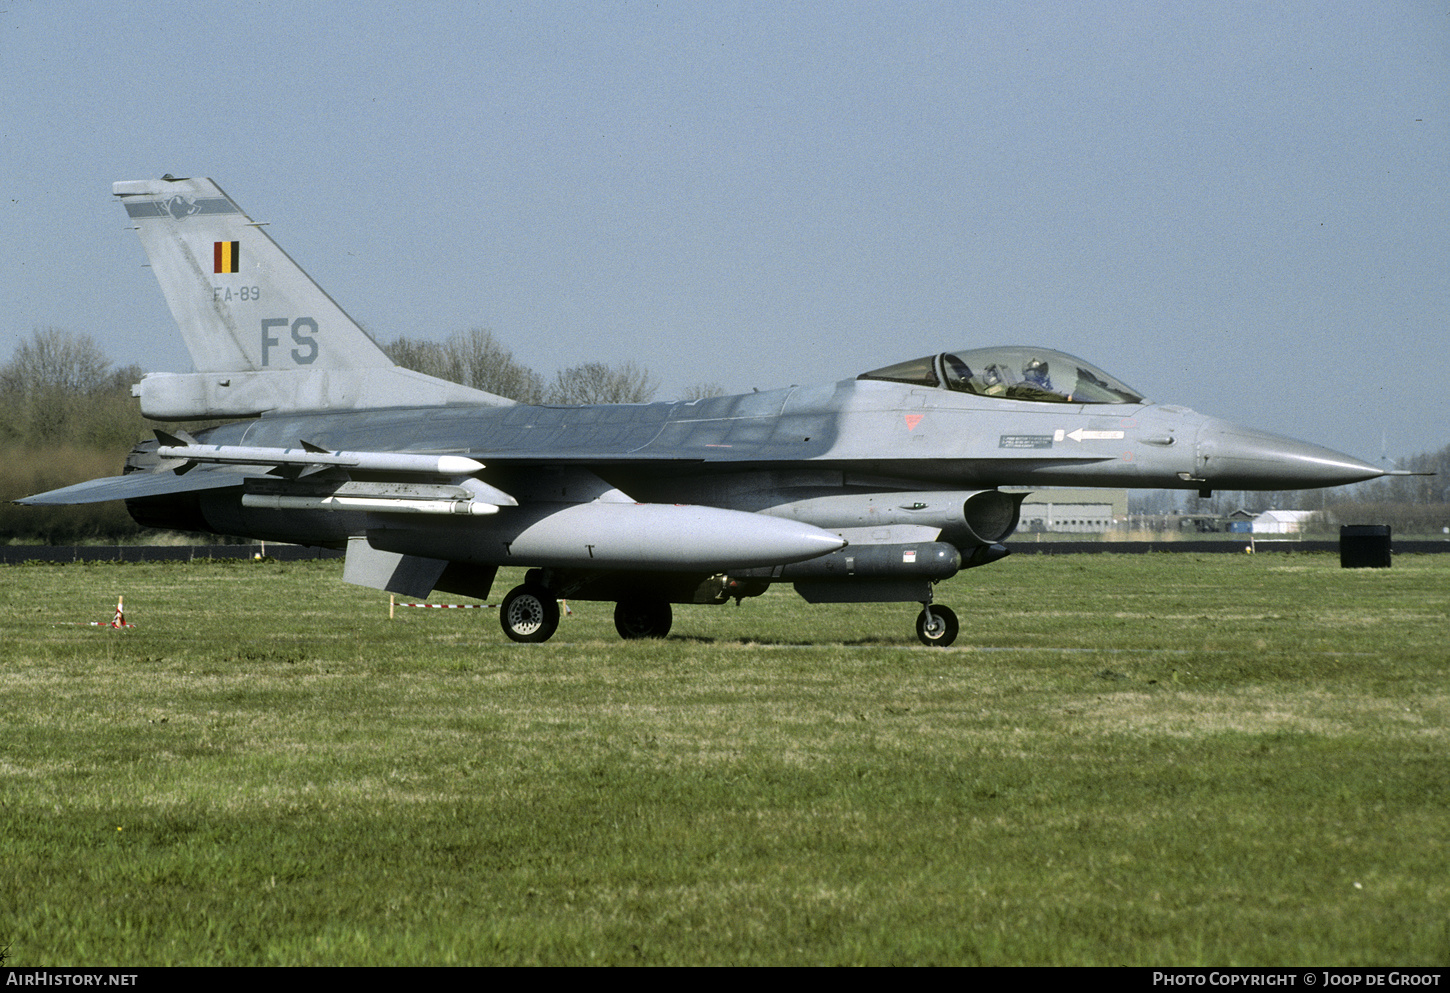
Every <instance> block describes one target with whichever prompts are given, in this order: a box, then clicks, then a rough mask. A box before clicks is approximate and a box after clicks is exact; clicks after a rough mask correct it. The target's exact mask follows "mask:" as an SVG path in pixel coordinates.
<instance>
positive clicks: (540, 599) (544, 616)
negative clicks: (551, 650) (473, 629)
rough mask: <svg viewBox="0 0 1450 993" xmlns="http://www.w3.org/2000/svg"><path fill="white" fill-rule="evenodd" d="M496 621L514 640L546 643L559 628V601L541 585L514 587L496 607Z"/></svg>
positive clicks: (530, 584) (529, 584) (531, 584)
mask: <svg viewBox="0 0 1450 993" xmlns="http://www.w3.org/2000/svg"><path fill="white" fill-rule="evenodd" d="M498 621H499V624H501V625H502V626H503V633H504V634H506V635H508V636H509V637H510V638H512V639H513V640H514V641H522V642H526V643H537V642H541V641H548V640H549V639H550V638H552V637H553V636H554V632H555V631H556V630H558V627H559V601H558V600H557V599H556V598H555V597H554V594H553V592H552V591H550V590H547V589H545V588H544V587H542V586H537V585H535V584H533V583H525V584H524V585H522V586H515V587H514V588H513V589H512V590H511V591H509V595H508V596H506V597H504V598H503V603H501V604H499V608H498Z"/></svg>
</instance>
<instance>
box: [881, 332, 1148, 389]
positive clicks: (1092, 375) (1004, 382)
mask: <svg viewBox="0 0 1450 993" xmlns="http://www.w3.org/2000/svg"><path fill="white" fill-rule="evenodd" d="M856 378H857V379H884V380H886V381H887V382H890V383H910V384H911V385H912V386H931V387H936V388H938V389H946V390H955V391H957V392H958V393H974V394H976V395H977V396H984V397H999V398H1002V399H1006V400H1033V401H1037V402H1039V403H1142V402H1143V395H1142V394H1141V393H1139V392H1138V391H1137V390H1135V389H1133V388H1132V387H1130V386H1128V385H1126V384H1124V383H1122V382H1120V381H1118V380H1117V379H1114V378H1113V377H1112V376H1109V375H1108V374H1107V373H1105V372H1103V371H1102V370H1101V369H1099V368H1098V367H1097V366H1094V365H1089V364H1088V363H1086V362H1084V361H1083V360H1082V359H1079V358H1074V357H1073V356H1071V355H1068V354H1067V353H1066V352H1058V351H1054V350H1053V349H1050V348H1028V347H1023V346H1010V347H1005V348H973V349H969V350H966V351H958V352H942V353H941V354H940V355H928V356H926V357H925V358H920V359H912V360H911V361H910V362H898V363H897V364H896V365H889V366H886V367H885V368H882V369H875V370H872V371H871V372H863V373H862V374H861V375H859V376H857V377H856Z"/></svg>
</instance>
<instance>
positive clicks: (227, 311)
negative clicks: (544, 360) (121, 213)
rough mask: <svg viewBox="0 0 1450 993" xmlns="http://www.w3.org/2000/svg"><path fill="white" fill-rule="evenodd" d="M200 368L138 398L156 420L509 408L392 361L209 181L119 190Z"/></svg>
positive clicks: (155, 384)
mask: <svg viewBox="0 0 1450 993" xmlns="http://www.w3.org/2000/svg"><path fill="white" fill-rule="evenodd" d="M112 191H113V192H114V193H115V194H116V196H118V197H120V198H121V203H122V204H123V205H125V208H126V213H127V215H129V216H130V218H131V221H132V223H133V224H134V226H135V229H136V231H137V232H138V233H139V234H140V235H141V244H142V246H143V247H144V248H145V249H146V255H147V256H148V257H149V258H150V260H151V268H152V270H153V271H154V272H155V273H156V278H157V279H158V280H160V282H161V291H162V293H164V294H165V295H166V303H167V304H168V305H169V306H170V307H171V313H172V316H174V317H175V318H176V323H177V324H178V325H179V326H180V327H181V336H182V338H183V339H184V340H185V342H186V350H187V351H188V352H190V353H191V360H192V362H193V363H194V364H195V366H196V369H197V371H196V372H195V373H182V374H175V373H151V374H149V375H147V376H146V377H145V379H143V380H142V381H141V383H140V384H138V386H137V387H136V389H135V390H134V391H133V392H134V394H135V395H136V396H138V397H140V399H141V413H142V414H144V415H145V416H147V417H150V418H154V419H156V420H186V419H189V418H212V417H247V416H253V415H256V414H264V413H267V412H269V411H281V410H339V409H355V408H360V407H393V406H437V405H443V404H508V403H512V402H513V401H512V400H507V399H505V398H504V397H500V396H495V395H494V394H492V393H485V392H484V391H482V390H474V389H470V388H468V387H466V386H460V385H458V384H457V383H450V382H447V381H445V380H441V379H435V378H433V377H431V376H425V375H423V374H422V373H419V372H413V371H412V370H409V369H402V368H399V367H397V366H395V365H394V364H393V362H392V360H391V359H389V358H388V356H387V354H386V353H384V352H383V350H382V349H381V348H379V347H378V345H377V342H375V341H373V339H372V338H371V337H370V336H369V335H368V333H367V332H366V331H364V330H363V329H362V328H360V327H358V325H357V323H356V322H355V321H353V319H352V318H350V317H348V316H347V314H345V313H343V310H342V308H341V307H339V306H338V305H337V304H336V303H335V302H333V299H332V297H330V296H328V295H327V294H326V293H324V292H323V290H322V288H321V287H319V286H318V285H317V284H316V283H314V282H313V281H312V280H311V278H310V277H308V275H307V273H305V272H303V271H302V269H301V267H300V266H298V265H297V263H296V262H293V261H292V259H291V258H289V257H288V255H287V253H286V252H284V251H282V249H281V248H280V247H279V246H278V245H277V243H276V242H275V241H273V240H272V239H271V238H269V237H268V236H267V234H266V233H265V232H264V231H263V230H262V227H261V225H259V224H257V223H256V222H254V221H253V220H252V219H251V218H250V217H248V216H247V215H246V214H244V213H242V209H241V208H240V207H238V206H237V205H236V202H235V201H233V200H232V198H231V197H229V196H227V195H226V194H225V193H223V192H222V191H221V188H220V187H218V186H217V185H216V183H213V182H212V181H211V180H210V179H175V178H173V177H171V176H165V177H162V178H161V179H143V180H136V181H130V182H120V183H116V184H115V186H113V187H112Z"/></svg>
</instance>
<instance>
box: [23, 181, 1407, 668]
mask: <svg viewBox="0 0 1450 993" xmlns="http://www.w3.org/2000/svg"><path fill="white" fill-rule="evenodd" d="M113 191H114V193H115V195H116V196H117V197H118V198H119V199H120V201H121V203H122V205H123V206H124V207H125V210H126V214H127V216H128V217H129V218H130V220H131V223H132V225H133V227H134V229H135V230H136V231H137V233H138V234H139V235H140V238H141V243H142V245H143V247H144V248H145V251H146V254H147V255H148V257H149V259H150V263H151V267H152V270H153V271H154V272H155V274H156V276H157V278H158V279H159V280H160V283H161V289H162V291H163V293H164V294H165V297H166V301H167V303H168V304H169V306H170V308H171V311H172V314H173V315H174V316H175V318H176V321H177V323H178V324H179V325H180V328H181V334H182V337H183V339H184V341H185V343H186V346H187V350H188V351H189V352H190V354H191V358H192V361H193V364H194V366H195V371H194V372H188V373H151V374H148V375H146V376H145V377H144V378H143V379H142V381H141V382H140V383H139V384H137V385H136V387H135V388H134V390H133V393H134V395H135V396H137V397H138V398H139V399H140V403H141V411H142V413H143V414H144V415H145V416H146V417H147V418H150V419H152V420H157V421H186V420H194V419H208V420H215V419H219V418H220V419H227V418H234V419H236V420H235V421H234V423H230V424H225V425H223V426H221V427H214V428H210V429H207V430H198V431H197V432H196V434H195V436H192V435H190V434H186V433H184V432H181V431H175V432H172V433H167V432H163V431H157V432H156V434H157V437H156V440H155V441H149V442H145V443H142V444H140V445H138V446H137V447H136V448H135V449H134V450H133V451H132V452H131V454H130V455H129V456H128V458H127V460H126V466H125V474H124V475H122V476H118V477H113V478H108V479H97V480H92V481H90V482H87V483H81V484H79V485H76V486H70V487H66V488H65V489H60V490H54V491H52V492H49V493H43V494H40V495H38V496H32V497H28V498H26V499H24V500H21V501H20V502H21V503H25V504H30V505H45V504H69V503H90V502H97V501H103V500H125V501H126V505H127V508H128V510H129V511H130V513H131V515H132V517H134V518H135V519H136V520H137V521H138V522H140V523H141V524H143V525H146V526H148V527H156V528H171V529H177V530H182V531H200V532H212V533H217V534H226V535H236V536H241V537H246V538H251V539H254V540H263V541H278V542H295V543H300V544H304V545H312V546H324V547H331V548H339V549H346V553H347V554H346V560H345V563H344V572H343V578H344V579H345V580H346V581H348V582H351V583H356V584H360V585H363V586H368V587H373V588H376V589H381V590H386V591H391V592H395V593H400V594H404V595H406V596H410V597H418V598H422V597H426V596H428V595H429V594H430V593H432V592H433V591H435V590H436V591H441V592H447V593H455V594H462V595H467V596H473V597H479V598H487V597H488V596H489V593H490V591H491V589H492V586H493V582H494V577H495V574H496V572H497V570H498V569H499V567H500V566H521V567H525V568H526V569H527V571H526V573H525V576H526V578H525V580H524V582H523V583H522V584H521V585H519V586H518V587H516V588H515V589H513V590H512V591H511V592H509V593H508V595H507V596H506V597H504V599H503V601H502V602H501V604H500V609H499V618H500V621H501V623H502V627H503V631H504V633H505V634H506V635H507V636H508V637H509V638H511V639H513V640H515V641H519V642H542V641H546V640H548V638H549V637H550V636H552V635H553V634H554V632H555V630H556V628H557V627H558V623H559V607H558V602H559V600H560V599H561V598H569V599H573V600H598V601H612V602H614V603H615V604H616V607H615V611H614V619H615V626H616V627H617V629H618V631H619V633H620V635H621V636H623V637H624V638H658V637H663V636H665V635H666V634H667V633H668V632H669V630H670V626H671V623H672V616H673V609H672V605H673V604H720V603H725V602H727V601H729V600H731V599H734V600H735V601H736V602H737V604H738V603H739V602H740V601H741V600H742V599H744V598H746V597H754V596H758V595H760V594H761V593H763V592H765V590H766V589H767V588H768V587H770V586H771V585H772V584H775V583H790V584H792V585H793V586H794V588H795V591H796V592H797V593H798V594H799V595H800V596H802V597H804V598H805V599H806V600H807V601H810V602H812V603H919V604H921V608H922V609H921V612H920V614H919V615H918V616H917V619H916V631H917V635H918V637H919V638H920V640H921V641H922V642H923V643H924V644H926V645H932V646H946V645H950V644H951V643H952V642H953V640H954V639H955V638H956V636H957V632H958V621H957V618H956V615H955V614H954V613H953V612H952V611H951V609H950V608H948V607H946V606H943V605H941V604H938V603H936V602H934V600H933V596H932V592H933V588H934V587H935V585H936V584H937V583H939V582H941V581H942V580H944V579H947V578H949V577H951V576H954V575H955V574H956V573H957V572H958V571H960V570H962V569H969V568H975V567H978V566H983V565H987V564H988V563H991V562H995V561H997V560H999V559H1001V558H1002V557H1003V556H1005V555H1007V554H1008V549H1007V547H1006V546H1005V545H1004V544H1003V542H1004V541H1005V540H1006V539H1007V538H1008V537H1009V536H1010V535H1011V534H1012V532H1013V531H1014V529H1015V528H1016V526H1017V522H1018V516H1019V510H1020V505H1021V502H1022V500H1023V497H1024V495H1025V494H1023V493H1020V492H1004V491H1003V490H1002V489H1001V488H1000V487H1003V486H1012V487H1036V486H1077V487H1081V486H1112V487H1152V488H1161V487H1176V488H1184V489H1191V490H1198V491H1200V492H1201V493H1203V494H1205V495H1206V494H1208V493H1209V492H1211V491H1212V490H1214V489H1220V488H1225V489H1235V490H1241V489H1242V490H1250V489H1269V490H1278V489H1302V488H1307V487H1319V486H1339V485H1343V484H1346V483H1353V482H1356V481H1359V480H1366V479H1373V478H1375V477H1378V476H1381V475H1384V474H1385V473H1384V471H1383V470H1382V469H1380V468H1378V467H1376V466H1374V465H1372V464H1370V463H1367V462H1362V461H1360V460H1359V459H1355V458H1352V457H1350V456H1348V455H1343V454H1340V453H1339V452H1335V451H1331V450H1329V449H1326V448H1321V447H1319V446H1316V445H1311V444H1307V443H1305V442H1301V441H1294V440H1291V439H1289V438H1285V437H1281V436H1279V435H1275V434H1269V433H1267V432H1264V431H1259V430H1255V429H1253V428H1247V427H1240V426H1238V425H1235V424H1231V423H1228V422H1226V421H1223V420H1219V419H1218V418H1215V417H1209V416H1205V415H1203V414H1198V413H1195V412H1193V411H1191V410H1188V409H1186V408H1184V407H1178V406H1171V405H1164V404H1159V403H1153V402H1150V401H1149V400H1147V399H1146V398H1145V397H1144V395H1143V394H1142V393H1140V392H1139V391H1138V390H1135V389H1133V388H1132V387H1130V386H1127V385H1126V384H1124V383H1123V382H1121V381H1120V380H1118V379H1116V378H1115V377H1113V376H1112V375H1110V374H1109V373H1107V372H1105V371H1103V370H1102V369H1099V368H1097V367H1096V366H1093V365H1091V364H1089V363H1088V362H1085V361H1083V360H1082V359H1078V358H1074V357H1073V356H1071V355H1067V354H1064V353H1062V352H1059V351H1053V350H1050V349H1046V348H1035V347H1020V346H1014V347H1000V348H991V347H988V348H966V349H948V350H944V351H942V352H940V353H938V354H934V355H928V356H924V357H921V358H916V359H911V360H909V361H905V362H897V363H894V364H890V365H885V366H882V367H880V368H878V369H873V370H871V371H869V372H864V373H861V374H860V375H858V376H853V377H851V378H847V379H842V380H839V381H837V382H832V383H826V384H824V385H819V386H792V387H788V388H785V389H777V390H770V391H767V392H754V393H748V394H744V395H742V396H724V397H711V398H708V399H700V400H688V401H680V402H674V403H644V404H599V405H589V406H529V405H524V404H518V403H514V402H513V401H510V400H507V399H505V398H503V397H499V396H494V395H492V394H489V393H484V392H481V391H478V390H474V389H469V388H466V387H463V386H460V385H458V384H456V383H450V382H446V381H443V380H439V379H434V378H432V377H429V376H425V375H422V374H420V373H417V372H412V371H409V370H406V369H403V368H400V367H397V366H395V365H394V364H393V363H392V362H391V361H390V360H389V359H388V357H387V355H386V354H384V352H383V351H382V349H380V348H379V347H378V346H377V344H376V343H375V342H374V341H373V339H372V338H371V337H370V336H369V335H368V334H367V333H366V332H364V331H363V330H362V329H361V328H360V327H359V326H358V325H357V324H356V323H355V322H354V321H353V320H352V319H351V318H349V317H348V316H347V314H345V313H344V312H343V311H342V309H341V308H340V307H339V306H338V305H337V304H336V303H334V302H333V300H332V298H331V297H329V296H328V295H327V294H326V293H325V292H323V291H322V290H321V289H320V288H319V287H318V286H317V285H316V284H315V283H314V282H313V281H312V280H311V279H310V278H308V276H307V275H306V274H305V273H304V272H303V271H302V270H301V269H300V268H299V267H298V266H297V264H296V263H295V262H293V261H292V259H291V258H289V257H288V256H287V255H286V253H284V252H283V251H282V249H281V248H280V247H278V245H277V244H276V242H274V241H273V240H272V238H271V237H270V236H269V235H268V233H267V232H266V231H265V230H264V228H263V226H262V225H261V224H258V223H257V222H254V221H253V220H252V219H251V218H249V217H248V216H247V215H246V214H245V213H243V212H242V210H241V208H240V207H238V206H237V204H236V202H235V201H233V200H232V199H231V198H230V197H229V196H227V195H226V194H225V193H223V192H222V190H221V189H220V188H219V187H218V186H217V185H216V184H215V183H213V182H212V181H211V180H209V179H177V178H174V177H172V176H169V175H168V176H165V177H163V178H162V179H160V180H142V181H136V182H120V183H116V184H115V186H114V188H113Z"/></svg>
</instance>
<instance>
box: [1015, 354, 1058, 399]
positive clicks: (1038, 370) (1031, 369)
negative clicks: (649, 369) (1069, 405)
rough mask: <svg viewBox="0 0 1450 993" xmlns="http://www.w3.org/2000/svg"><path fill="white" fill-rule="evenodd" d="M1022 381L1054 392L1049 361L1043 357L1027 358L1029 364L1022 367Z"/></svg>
mask: <svg viewBox="0 0 1450 993" xmlns="http://www.w3.org/2000/svg"><path fill="white" fill-rule="evenodd" d="M1022 381H1023V382H1024V383H1026V384H1027V385H1028V386H1035V387H1037V388H1038V389H1040V390H1046V391H1047V392H1049V393H1051V392H1053V389H1052V380H1051V379H1049V378H1048V375H1047V363H1046V362H1044V361H1042V360H1041V359H1028V360H1027V364H1026V365H1024V366H1023V367H1022Z"/></svg>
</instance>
